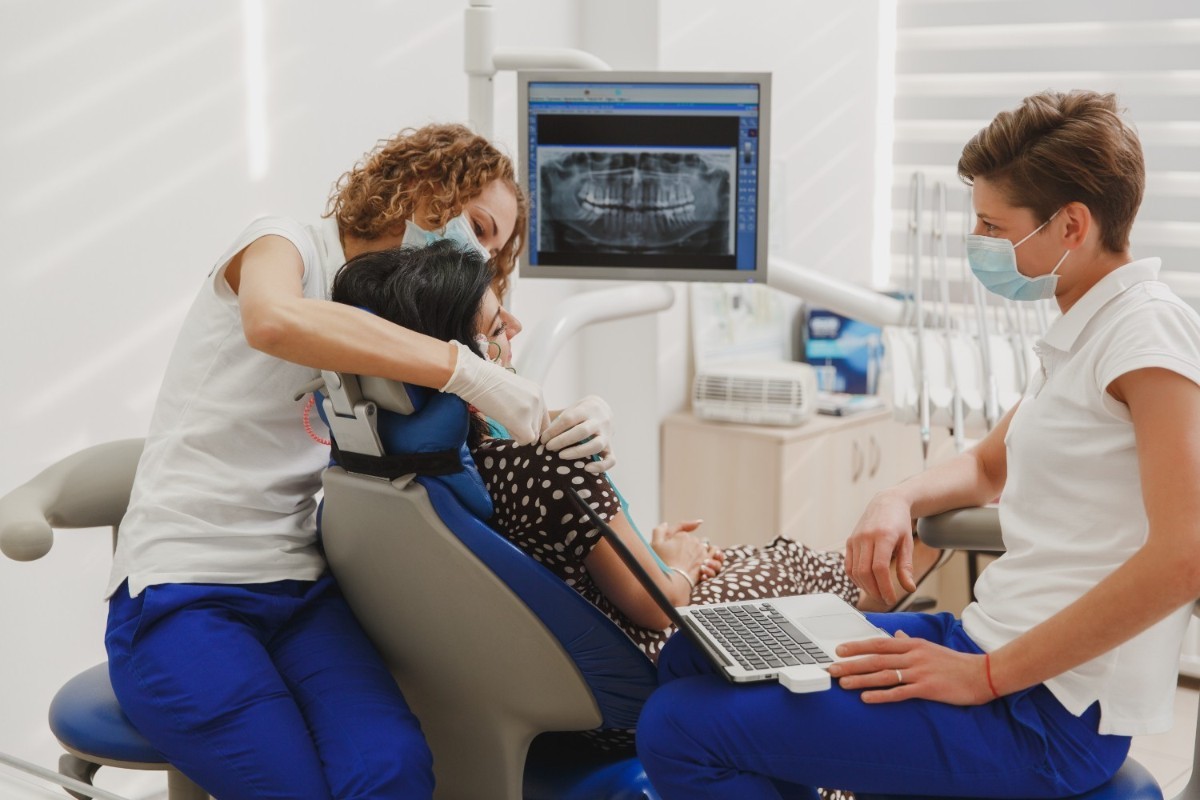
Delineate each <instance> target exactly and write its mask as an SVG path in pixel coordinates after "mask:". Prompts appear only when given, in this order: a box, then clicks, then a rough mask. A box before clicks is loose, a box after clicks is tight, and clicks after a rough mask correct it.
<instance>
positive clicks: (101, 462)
mask: <svg viewBox="0 0 1200 800" xmlns="http://www.w3.org/2000/svg"><path fill="white" fill-rule="evenodd" d="M143 443H144V440H143V439H122V440H120V441H116V442H105V443H104V444H98V445H96V446H94V447H89V448H87V449H86V450H80V451H79V452H78V453H74V454H72V455H69V456H67V457H66V458H64V459H62V460H61V461H59V462H57V463H55V464H52V465H50V466H49V467H47V468H46V469H45V470H43V471H42V472H41V473H39V474H38V475H37V476H36V477H34V478H33V479H32V480H30V481H29V482H28V483H25V484H23V485H21V486H18V487H17V488H16V489H13V490H12V491H11V492H9V493H8V494H7V495H5V496H4V497H0V551H3V553H4V554H5V555H6V556H8V557H9V558H11V559H14V560H16V561H33V560H35V559H38V558H41V557H42V556H44V555H45V554H46V553H48V552H49V551H50V546H51V545H52V544H53V543H54V533H53V530H52V528H97V527H102V526H112V527H115V526H117V525H118V524H119V523H120V522H121V518H122V517H124V516H125V508H126V506H128V505H129V493H130V491H131V490H132V488H133V476H134V473H135V472H136V471H137V464H138V459H139V458H141V455H142V445H143Z"/></svg>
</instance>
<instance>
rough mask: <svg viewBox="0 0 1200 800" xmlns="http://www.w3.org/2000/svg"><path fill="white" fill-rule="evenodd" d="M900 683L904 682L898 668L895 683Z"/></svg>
mask: <svg viewBox="0 0 1200 800" xmlns="http://www.w3.org/2000/svg"><path fill="white" fill-rule="evenodd" d="M902 683H904V675H903V673H901V672H900V670H896V685H897V686H899V685H900V684H902Z"/></svg>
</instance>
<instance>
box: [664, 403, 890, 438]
mask: <svg viewBox="0 0 1200 800" xmlns="http://www.w3.org/2000/svg"><path fill="white" fill-rule="evenodd" d="M891 416H892V411H891V409H890V408H881V409H876V410H874V411H863V412H860V413H858V414H852V415H850V416H845V417H835V416H829V415H826V414H815V415H813V416H812V417H811V418H809V419H808V420H807V421H806V422H802V423H800V424H799V425H786V426H785V425H744V424H742V423H738V422H715V421H712V420H706V419H699V418H698V417H696V416H695V415H693V414H692V412H691V411H677V412H675V413H674V414H671V415H669V416H668V417H667V418H666V419H664V420H663V426H664V427H672V428H679V429H682V430H686V429H689V428H691V429H698V430H703V431H705V432H709V433H714V432H721V433H730V434H735V435H738V436H749V437H754V438H758V439H769V440H774V441H779V442H788V441H793V440H800V439H809V438H813V437H816V436H822V435H824V434H827V433H833V432H834V431H839V430H846V429H848V428H856V427H859V426H864V425H874V424H877V423H880V422H884V421H887V420H890V419H891Z"/></svg>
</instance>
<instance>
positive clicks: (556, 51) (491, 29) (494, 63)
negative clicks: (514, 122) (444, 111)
mask: <svg viewBox="0 0 1200 800" xmlns="http://www.w3.org/2000/svg"><path fill="white" fill-rule="evenodd" d="M493 1H494V0H470V5H469V6H468V8H467V10H466V11H464V12H463V30H464V33H465V41H464V45H465V46H464V48H463V69H465V70H466V72H467V119H468V120H469V121H470V125H471V128H472V129H473V130H474V131H475V132H476V133H478V134H479V135H480V136H483V137H486V138H488V139H490V138H492V134H493V130H492V128H493V123H492V112H493V111H494V109H495V92H494V90H495V87H494V85H493V83H492V77H493V76H494V75H495V74H496V73H497V72H499V71H500V70H517V69H610V67H609V66H608V64H606V63H604V61H602V60H601V59H599V58H597V57H596V56H594V55H592V54H591V53H587V52H584V51H583V50H573V49H571V48H567V47H538V48H521V49H516V48H497V47H496V18H495V16H494V14H493V12H492V5H493Z"/></svg>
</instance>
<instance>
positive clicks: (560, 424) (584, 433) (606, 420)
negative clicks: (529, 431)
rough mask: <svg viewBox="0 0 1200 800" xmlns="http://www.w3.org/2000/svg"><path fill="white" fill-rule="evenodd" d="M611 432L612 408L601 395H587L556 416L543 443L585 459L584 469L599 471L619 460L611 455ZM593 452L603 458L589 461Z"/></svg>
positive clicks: (550, 447)
mask: <svg viewBox="0 0 1200 800" xmlns="http://www.w3.org/2000/svg"><path fill="white" fill-rule="evenodd" d="M612 435H613V421H612V409H611V408H609V407H608V403H606V402H604V400H602V399H601V398H599V397H596V396H595V395H588V396H587V397H585V398H583V399H582V400H579V401H577V402H576V403H575V404H574V405H572V406H571V407H569V408H566V409H563V411H562V412H561V413H560V414H559V415H558V416H557V417H555V418H554V421H553V422H551V423H550V427H548V428H546V429H545V430H544V431H542V444H544V445H546V448H547V449H549V450H557V451H559V453H558V454H559V455H560V456H562V457H563V458H565V459H569V460H574V459H584V460H586V461H587V463H586V464H585V465H584V469H586V470H587V471H588V472H593V473H596V474H599V473H601V472H608V471H609V470H610V469H612V468H613V464H616V463H617V460H616V459H615V458H613V454H612ZM589 437H590V438H589ZM585 440H586V441H585ZM594 455H599V456H600V459H599V460H598V461H590V460H588V459H590V458H591V457H592V456H594Z"/></svg>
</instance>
